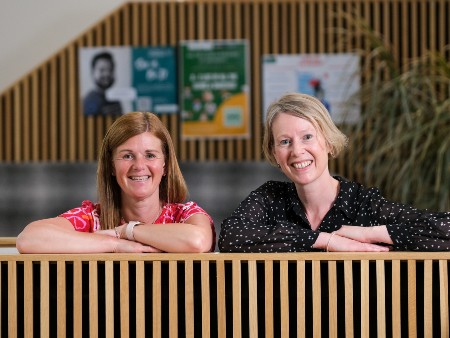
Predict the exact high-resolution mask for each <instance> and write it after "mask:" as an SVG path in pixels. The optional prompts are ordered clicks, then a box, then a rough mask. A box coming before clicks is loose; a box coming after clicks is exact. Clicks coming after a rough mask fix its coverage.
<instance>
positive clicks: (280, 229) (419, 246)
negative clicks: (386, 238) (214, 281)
mask: <svg viewBox="0 0 450 338" xmlns="http://www.w3.org/2000/svg"><path fill="white" fill-rule="evenodd" d="M335 178H336V179H337V180H339V182H340V191H339V194H338V197H337V198H336V201H335V203H334V205H333V206H332V207H331V209H330V210H329V211H328V213H327V214H326V215H325V217H324V219H323V220H322V223H321V224H320V225H319V227H318V228H317V230H315V231H313V230H312V229H311V226H310V224H309V221H308V219H307V217H306V214H305V211H304V208H303V206H302V203H301V202H300V199H299V198H298V195H297V192H296V189H295V186H294V184H293V183H292V182H276V181H269V182H266V183H265V184H263V185H262V186H261V187H259V188H258V189H256V190H254V191H253V192H251V193H250V195H249V196H248V197H247V198H246V199H245V200H244V201H242V202H241V203H240V205H239V206H238V208H237V209H236V210H235V211H234V212H233V214H232V215H231V216H230V217H228V218H226V219H225V220H224V221H223V222H222V226H221V232H220V237H219V250H220V251H222V252H294V251H322V250H319V249H314V248H313V247H312V246H313V244H314V243H315V241H316V240H317V237H318V236H319V232H332V231H335V230H338V229H339V228H340V227H341V226H342V225H354V226H377V225H386V227H387V230H388V233H389V235H390V236H391V239H392V241H393V243H394V245H393V248H394V250H405V251H406V250H408V251H409V250H420V251H450V212H428V211H422V210H418V209H415V208H413V207H410V206H406V205H403V204H400V203H395V202H390V201H388V200H386V199H385V198H384V197H383V196H381V195H380V192H379V190H378V189H376V188H369V189H366V188H364V187H363V186H362V185H360V184H358V183H355V182H350V181H347V180H345V179H344V178H342V177H339V176H335Z"/></svg>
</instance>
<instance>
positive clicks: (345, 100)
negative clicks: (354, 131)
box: [263, 53, 361, 124]
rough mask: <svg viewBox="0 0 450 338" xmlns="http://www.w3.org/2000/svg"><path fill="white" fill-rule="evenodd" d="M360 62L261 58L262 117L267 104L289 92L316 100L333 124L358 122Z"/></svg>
mask: <svg viewBox="0 0 450 338" xmlns="http://www.w3.org/2000/svg"><path fill="white" fill-rule="evenodd" d="M360 87H361V82H360V58H359V56H358V55H357V54H353V53H342V54H298V55H264V56H263V105H264V115H265V112H266V110H267V108H268V107H269V105H270V103H271V102H273V101H274V100H276V99H277V98H279V97H280V96H282V95H283V94H286V93H289V92H299V93H305V94H309V95H313V96H316V97H317V98H319V99H320V100H321V101H322V103H323V104H324V106H325V107H326V108H327V109H328V111H329V113H330V115H331V117H332V119H333V121H334V122H335V123H337V124H341V123H348V124H354V123H356V122H357V121H358V120H359V116H360V110H361V107H360V103H359V101H355V98H354V94H355V93H357V92H358V91H359V90H360Z"/></svg>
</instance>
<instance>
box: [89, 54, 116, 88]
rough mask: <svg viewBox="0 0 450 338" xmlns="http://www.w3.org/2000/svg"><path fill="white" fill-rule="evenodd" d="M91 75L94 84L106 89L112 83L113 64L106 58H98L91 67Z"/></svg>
mask: <svg viewBox="0 0 450 338" xmlns="http://www.w3.org/2000/svg"><path fill="white" fill-rule="evenodd" d="M92 77H93V79H94V82H95V84H96V85H97V86H98V87H99V88H101V89H102V90H106V89H108V88H109V87H111V86H112V85H113V83H114V66H113V63H112V61H110V60H108V59H105V58H103V59H98V60H97V62H96V63H95V66H94V68H93V69H92Z"/></svg>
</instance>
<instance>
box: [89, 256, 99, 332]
mask: <svg viewBox="0 0 450 338" xmlns="http://www.w3.org/2000/svg"><path fill="white" fill-rule="evenodd" d="M97 264H98V263H97V261H89V280H90V281H92V282H91V283H89V336H90V337H91V338H97V337H98V316H99V313H98V268H97Z"/></svg>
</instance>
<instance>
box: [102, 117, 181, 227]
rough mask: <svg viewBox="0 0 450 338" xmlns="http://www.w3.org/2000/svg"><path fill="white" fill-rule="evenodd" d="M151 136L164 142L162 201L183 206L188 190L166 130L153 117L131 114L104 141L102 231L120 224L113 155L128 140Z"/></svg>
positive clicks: (115, 125) (109, 132)
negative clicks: (146, 134) (144, 134)
mask: <svg viewBox="0 0 450 338" xmlns="http://www.w3.org/2000/svg"><path fill="white" fill-rule="evenodd" d="M145 132H150V133H152V134H153V135H154V136H156V137H157V138H159V139H160V140H161V144H162V150H163V153H164V161H165V164H166V165H165V168H166V169H165V176H163V177H162V179H161V183H160V186H159V199H160V201H163V202H168V203H181V202H184V201H185V199H186V197H187V195H188V189H187V186H186V182H185V180H184V177H183V174H182V173H181V170H180V167H179V164H178V160H177V158H176V155H175V148H174V146H173V142H172V139H171V137H170V134H169V132H168V130H167V128H166V127H165V126H164V124H163V123H162V122H161V121H160V119H159V118H158V116H156V115H155V114H152V113H143V112H132V113H127V114H125V115H122V116H121V117H119V118H118V119H117V120H116V121H114V123H113V124H112V125H111V127H110V128H109V130H108V131H107V132H106V135H105V137H104V139H103V143H102V146H101V149H100V154H99V158H98V168H97V194H98V200H99V203H100V207H101V214H100V225H101V228H102V229H112V228H114V227H115V226H117V225H118V224H119V222H120V207H121V189H120V186H119V184H118V183H117V180H116V177H115V176H113V172H114V164H113V152H114V150H115V149H117V147H118V146H120V145H121V144H123V143H124V142H125V141H127V140H128V139H129V138H131V137H133V136H136V135H139V134H142V133H145Z"/></svg>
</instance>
